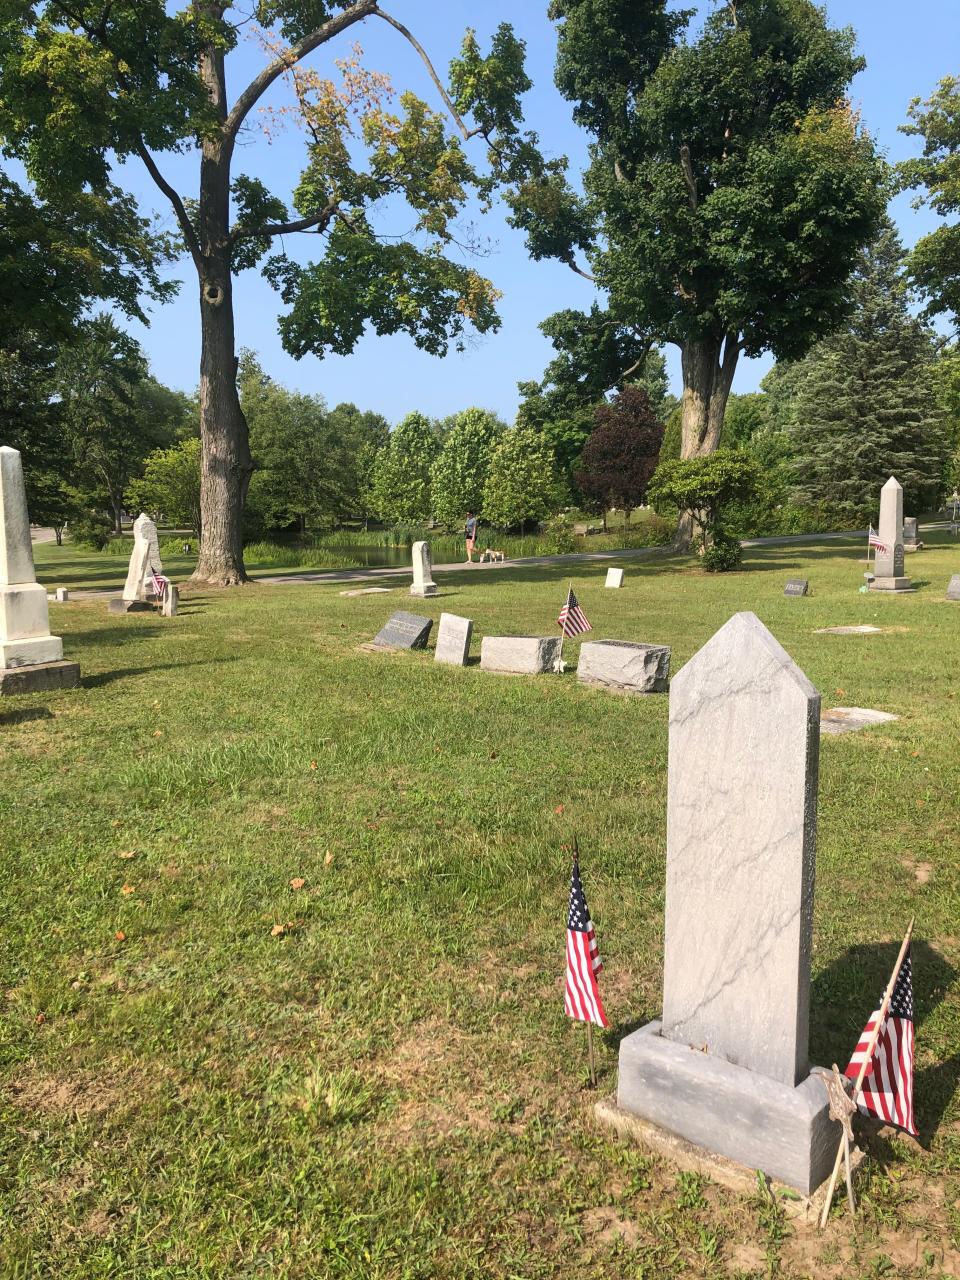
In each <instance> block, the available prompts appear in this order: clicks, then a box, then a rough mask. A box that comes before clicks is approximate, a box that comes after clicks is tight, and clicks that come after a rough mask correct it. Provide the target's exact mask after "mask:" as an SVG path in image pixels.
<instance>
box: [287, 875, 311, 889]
mask: <svg viewBox="0 0 960 1280" xmlns="http://www.w3.org/2000/svg"><path fill="white" fill-rule="evenodd" d="M306 883H307V882H306V880H304V878H303V876H294V877H293V879H292V880H291V881H290V888H291V889H302V888H303V886H304V885H305V884H306Z"/></svg>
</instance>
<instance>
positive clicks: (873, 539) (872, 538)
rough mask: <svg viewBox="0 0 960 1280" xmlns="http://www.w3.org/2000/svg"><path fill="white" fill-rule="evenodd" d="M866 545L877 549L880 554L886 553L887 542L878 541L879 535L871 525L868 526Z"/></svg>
mask: <svg viewBox="0 0 960 1280" xmlns="http://www.w3.org/2000/svg"><path fill="white" fill-rule="evenodd" d="M867 546H870V547H873V549H874V551H879V552H880V554H881V555H886V554H887V551H888V547H887V544H886V543H885V542H881V541H880V535H879V533H877V531H876V529H874V527H873V525H871V526H870V532H869V534H868V535H867Z"/></svg>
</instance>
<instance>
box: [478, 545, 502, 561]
mask: <svg viewBox="0 0 960 1280" xmlns="http://www.w3.org/2000/svg"><path fill="white" fill-rule="evenodd" d="M480 560H481V562H482V561H484V560H487V561H489V562H490V563H491V564H492V563H494V562H497V561H499V563H500V564H502V563H503V561H504V554H503V552H502V551H493V550H491V548H490V547H487V549H486V550H485V551H484V552H483V553H482V555H481V556H480Z"/></svg>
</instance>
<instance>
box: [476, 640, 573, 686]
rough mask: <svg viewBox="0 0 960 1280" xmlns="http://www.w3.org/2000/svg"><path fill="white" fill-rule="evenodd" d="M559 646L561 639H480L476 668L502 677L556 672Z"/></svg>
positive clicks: (560, 645)
mask: <svg viewBox="0 0 960 1280" xmlns="http://www.w3.org/2000/svg"><path fill="white" fill-rule="evenodd" d="M562 646H563V641H562V637H561V636H484V637H483V640H482V641H481V643H480V666H481V668H482V669H483V670H484V671H498V672H500V673H501V674H504V675H516V676H539V675H544V674H545V673H546V672H548V671H556V670H557V669H558V666H559V663H560V655H561V653H562Z"/></svg>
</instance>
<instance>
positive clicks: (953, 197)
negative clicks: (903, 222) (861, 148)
mask: <svg viewBox="0 0 960 1280" xmlns="http://www.w3.org/2000/svg"><path fill="white" fill-rule="evenodd" d="M909 115H910V124H906V125H902V126H901V131H902V132H903V133H908V134H912V135H914V136H917V137H921V138H923V155H922V156H920V157H919V158H917V159H914V160H906V161H904V162H903V163H902V164H900V165H899V166H898V170H899V174H900V177H901V179H902V181H903V183H904V185H905V186H908V187H912V188H914V189H915V190H920V191H921V192H922V193H923V194H921V195H919V196H918V197H917V200H916V202H915V204H916V206H917V207H920V206H922V205H924V204H928V205H929V206H930V207H931V208H932V209H933V211H934V212H935V213H937V214H939V216H940V217H941V218H949V217H950V216H951V215H952V216H953V218H954V221H953V222H947V223H944V224H943V225H942V226H939V227H937V228H936V230H935V231H931V232H930V233H929V234H928V235H925V236H921V237H920V239H919V240H918V241H917V243H916V244H915V245H914V247H913V251H912V253H911V254H910V271H911V274H912V276H913V279H914V281H915V282H916V284H917V286H918V287H919V288H920V289H921V290H922V292H923V293H925V294H926V296H927V301H928V306H927V312H928V314H929V315H949V316H951V317H952V320H953V324H954V326H955V327H960V221H958V220H957V215H958V214H960V78H958V77H957V76H947V77H946V78H945V79H943V80H941V81H940V83H939V85H938V86H937V90H936V92H935V93H934V94H933V96H932V97H930V98H928V99H927V101H926V102H921V100H920V99H919V98H914V100H913V102H911V104H910V109H909Z"/></svg>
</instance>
